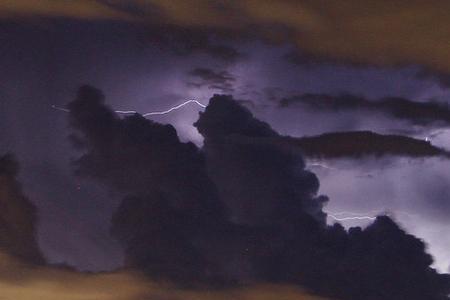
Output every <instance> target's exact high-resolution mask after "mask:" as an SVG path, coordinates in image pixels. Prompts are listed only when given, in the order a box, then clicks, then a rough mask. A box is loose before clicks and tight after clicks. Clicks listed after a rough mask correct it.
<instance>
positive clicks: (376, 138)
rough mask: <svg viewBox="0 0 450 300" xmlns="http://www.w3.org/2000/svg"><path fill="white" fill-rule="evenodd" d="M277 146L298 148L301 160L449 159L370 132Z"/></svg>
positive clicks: (412, 142)
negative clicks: (435, 157)
mask: <svg viewBox="0 0 450 300" xmlns="http://www.w3.org/2000/svg"><path fill="white" fill-rule="evenodd" d="M279 143H281V144H284V145H286V146H288V147H298V148H299V149H301V151H302V153H303V154H304V155H305V156H307V157H311V158H325V159H327V158H362V157H367V156H372V157H382V156H402V157H412V158H414V157H416V158H418V157H432V156H440V157H443V158H448V157H449V153H448V151H446V150H444V149H441V148H438V147H435V146H433V145H432V144H431V143H430V142H428V141H424V140H418V139H415V138H411V137H407V136H401V135H383V134H378V133H375V132H371V131H344V132H330V133H324V134H321V135H318V136H310V137H302V138H290V137H286V138H283V139H282V140H281V141H279Z"/></svg>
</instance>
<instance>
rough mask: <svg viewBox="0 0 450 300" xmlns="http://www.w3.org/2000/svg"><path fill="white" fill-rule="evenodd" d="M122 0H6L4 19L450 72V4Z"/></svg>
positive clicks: (1, 10) (0, 13) (0, 11)
mask: <svg viewBox="0 0 450 300" xmlns="http://www.w3.org/2000/svg"><path fill="white" fill-rule="evenodd" d="M123 2H124V1H117V0H113V1H82V0H79V1H70V2H64V3H58V5H55V3H54V2H51V1H49V0H47V1H40V2H36V3H34V2H33V3H30V2H29V1H25V0H17V1H14V2H8V1H7V2H3V3H1V4H0V17H3V18H18V17H24V16H25V17H36V16H44V17H69V18H79V19H103V20H104V19H113V20H119V21H126V22H135V23H144V24H147V26H156V27H158V26H161V25H163V26H175V27H180V28H187V29H189V30H194V31H200V32H201V31H204V28H208V32H212V33H216V32H227V33H228V34H229V35H231V34H233V35H238V36H239V35H242V34H244V35H251V36H252V37H253V38H254V37H257V38H260V39H264V40H266V41H271V42H290V43H291V44H294V45H295V46H297V47H298V48H299V49H301V50H302V52H303V53H306V54H310V55H314V56H318V57H326V58H327V59H332V60H341V61H347V62H351V63H363V64H371V65H390V66H392V65H399V64H413V65H424V66H427V67H429V68H431V69H434V70H436V71H440V72H449V71H450V56H449V51H448V40H447V36H448V35H449V28H450V26H449V23H448V22H449V21H448V20H449V18H448V11H450V4H449V3H448V2H446V1H440V0H430V1H421V0H414V1H387V0H382V1H379V0H367V1H359V0H352V1H347V2H346V3H345V4H342V3H330V2H329V1H323V0H320V1H311V0H302V1H292V0H284V1H270V0H260V1H255V0H243V1H220V0H217V1H204V0H177V1H169V2H167V1H163V0H147V1H142V0H129V1H125V4H123ZM208 48H209V47H206V49H208ZM215 51H216V50H214V49H213V50H212V52H215ZM219 52H221V51H219ZM223 52H227V53H231V52H230V51H223ZM225 56H229V55H228V54H226V55H225ZM231 56H233V55H231Z"/></svg>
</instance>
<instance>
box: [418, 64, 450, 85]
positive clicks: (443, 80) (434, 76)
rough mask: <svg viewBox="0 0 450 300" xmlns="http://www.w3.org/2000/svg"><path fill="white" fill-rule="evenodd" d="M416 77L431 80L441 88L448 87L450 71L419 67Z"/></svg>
mask: <svg viewBox="0 0 450 300" xmlns="http://www.w3.org/2000/svg"><path fill="white" fill-rule="evenodd" d="M416 77H417V78H418V79H425V80H427V79H428V80H433V81H435V82H437V83H438V84H439V86H440V87H441V88H443V89H448V88H450V73H448V72H439V71H435V70H432V69H429V68H421V69H420V70H419V71H418V72H417V74H416Z"/></svg>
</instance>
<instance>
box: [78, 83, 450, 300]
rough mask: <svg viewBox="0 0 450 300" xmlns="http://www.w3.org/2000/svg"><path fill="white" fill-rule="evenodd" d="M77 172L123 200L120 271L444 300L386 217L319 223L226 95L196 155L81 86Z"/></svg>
mask: <svg viewBox="0 0 450 300" xmlns="http://www.w3.org/2000/svg"><path fill="white" fill-rule="evenodd" d="M69 109H70V110H71V113H70V119H71V124H72V126H73V128H74V129H76V136H77V138H76V139H75V140H76V143H77V145H78V146H79V147H80V149H82V151H83V155H82V156H81V157H80V158H79V159H78V160H76V161H75V166H76V168H77V170H78V172H79V173H80V174H84V175H85V176H89V177H92V178H95V179H98V180H101V181H103V182H104V183H106V184H108V185H109V186H110V187H111V188H114V189H118V190H120V191H122V192H124V193H125V194H126V195H128V196H126V197H125V199H124V200H123V202H122V204H121V205H120V207H119V208H118V210H117V211H116V213H115V215H114V217H113V226H112V230H113V232H114V234H115V235H116V236H117V237H118V238H119V240H120V241H121V242H122V243H123V245H124V247H125V249H126V255H127V260H128V264H129V265H131V266H134V267H138V268H141V269H143V270H144V271H145V272H146V273H147V274H148V275H150V276H151V277H153V278H157V279H169V280H171V281H175V282H177V283H178V284H188V285H194V286H205V285H207V286H211V285H213V286H223V285H224V284H230V283H241V284H243V283H249V282H255V281H256V282H268V281H269V282H279V283H295V284H301V285H304V286H306V287H307V288H309V289H311V290H313V291H315V292H317V293H319V294H321V295H326V296H332V297H335V298H341V299H359V300H365V299H367V300H375V299H392V300H394V299H411V300H415V299H417V300H419V299H421V300H422V299H430V300H433V299H436V300H438V299H446V297H447V294H448V293H449V292H450V278H449V277H448V276H445V275H439V274H437V273H436V272H435V271H434V270H433V269H431V268H430V264H431V263H432V258H431V256H430V255H428V254H427V253H426V252H425V245H424V243H423V242H422V241H420V240H419V239H417V238H415V237H414V236H412V235H409V234H407V233H406V232H404V231H403V230H402V229H401V228H399V226H398V225H397V224H396V223H395V222H394V221H393V220H392V219H390V218H389V217H387V216H382V217H378V218H377V220H376V221H375V222H374V223H373V224H371V225H370V226H369V227H367V228H366V229H361V228H352V229H350V230H349V231H348V232H347V231H345V230H344V228H343V227H342V226H340V225H334V226H331V227H329V226H327V225H326V223H325V217H326V214H325V213H324V212H323V210H322V206H323V205H324V204H325V202H326V201H327V200H328V199H327V198H326V197H324V196H317V192H318V189H319V181H318V179H317V177H316V176H315V175H314V174H313V173H311V172H309V171H307V170H305V165H304V163H303V160H302V158H301V157H300V156H299V155H298V154H295V153H292V152H290V151H286V149H284V148H283V147H280V146H279V145H277V144H274V143H271V142H268V143H266V144H261V143H257V144H255V143H254V140H255V139H259V138H267V139H272V138H277V137H279V135H278V134H277V133H276V132H275V131H274V130H273V129H271V128H270V126H269V125H268V124H266V123H264V122H261V121H259V120H257V119H255V118H254V117H253V116H252V114H251V113H250V111H248V110H247V109H245V108H243V107H242V106H241V105H239V104H238V103H237V102H235V101H234V100H233V99H232V98H231V97H229V96H218V95H216V96H214V97H213V98H212V99H211V100H210V103H209V106H208V107H207V108H206V110H205V112H204V113H202V114H201V116H200V118H199V120H198V121H197V122H196V124H195V126H196V127H197V128H198V130H199V132H200V133H201V134H202V135H203V136H204V138H205V146H204V148H203V149H197V148H196V147H195V146H194V145H193V144H189V143H187V144H185V143H181V142H180V141H179V140H178V137H177V135H176V132H175V130H174V129H173V128H172V127H171V126H170V125H160V124H157V123H155V122H152V121H149V120H146V119H144V118H142V117H141V116H139V115H135V116H131V117H125V118H123V119H120V118H118V117H117V116H115V115H114V113H113V112H112V111H111V110H110V109H109V108H107V107H106V106H105V105H104V103H103V96H102V94H101V93H100V92H99V91H98V90H96V89H94V88H91V87H83V88H82V89H80V91H79V93H78V96H77V99H75V100H74V101H73V102H71V103H70V104H69Z"/></svg>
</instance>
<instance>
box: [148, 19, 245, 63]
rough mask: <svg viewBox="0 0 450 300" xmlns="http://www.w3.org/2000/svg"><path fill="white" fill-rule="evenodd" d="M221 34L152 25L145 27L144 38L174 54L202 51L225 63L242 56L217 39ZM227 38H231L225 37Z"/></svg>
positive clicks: (172, 26) (189, 53)
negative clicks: (145, 34) (145, 33)
mask: <svg viewBox="0 0 450 300" xmlns="http://www.w3.org/2000/svg"><path fill="white" fill-rule="evenodd" d="M223 37H224V36H223V34H220V33H216V34H213V32H212V31H210V30H207V29H203V30H202V29H194V28H187V27H181V26H174V25H153V26H151V27H149V28H148V29H147V36H146V37H145V40H147V41H149V42H151V43H152V44H153V45H155V46H156V47H159V48H161V49H165V50H169V51H171V52H172V53H174V54H175V55H180V56H187V55H191V54H194V53H204V54H206V55H209V56H211V57H213V58H215V59H218V60H221V61H223V62H227V63H234V62H237V61H238V60H240V59H242V58H244V56H245V55H244V54H243V53H241V52H240V51H239V50H237V49H236V48H234V47H232V46H230V45H227V44H225V43H223V42H218V40H222V39H223ZM227 40H232V39H231V38H227Z"/></svg>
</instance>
